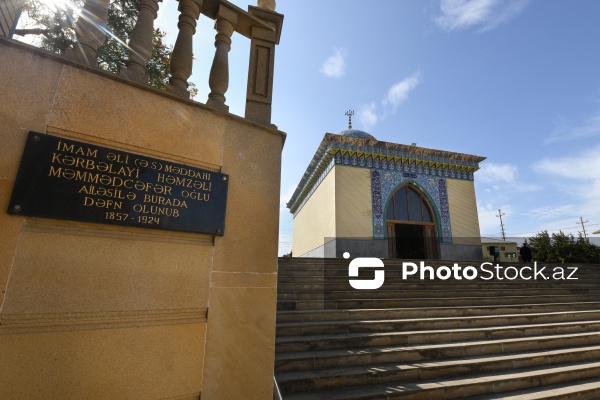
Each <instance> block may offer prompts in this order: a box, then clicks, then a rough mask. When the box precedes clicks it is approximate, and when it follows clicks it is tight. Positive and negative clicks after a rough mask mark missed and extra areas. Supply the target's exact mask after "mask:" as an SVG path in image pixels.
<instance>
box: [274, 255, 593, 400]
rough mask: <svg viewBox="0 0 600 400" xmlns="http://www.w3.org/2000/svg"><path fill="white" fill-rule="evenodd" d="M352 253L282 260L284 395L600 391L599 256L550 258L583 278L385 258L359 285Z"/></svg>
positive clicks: (507, 395)
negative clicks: (409, 271)
mask: <svg viewBox="0 0 600 400" xmlns="http://www.w3.org/2000/svg"><path fill="white" fill-rule="evenodd" d="M348 263H349V260H343V259H325V260H323V259H283V258H282V259H280V260H279V277H278V313H277V342H276V356H275V375H276V378H277V382H278V384H279V387H280V388H281V391H282V394H283V399H284V400H300V399H302V400H305V399H313V400H316V399H322V400H338V399H339V400H341V399H344V400H358V399H361V400H366V399H368V400H375V399H377V400H380V399H382V400H383V399H385V400H388V399H471V398H472V399H496V398H502V399H597V398H600V285H599V284H598V282H600V265H589V264H581V265H575V264H569V265H565V264H556V265H548V264H543V265H540V266H539V267H540V268H541V267H542V266H546V270H545V271H544V272H545V274H546V275H547V276H549V277H550V276H551V273H552V271H553V268H555V267H563V268H565V267H567V266H568V267H578V270H577V272H576V273H575V274H574V275H573V277H577V278H578V280H564V281H554V280H550V279H549V280H545V281H544V280H539V279H538V280H533V279H532V280H522V279H515V280H507V279H504V280H499V279H493V280H487V281H486V280H483V279H481V276H482V275H480V278H477V279H474V280H465V279H463V280H456V279H448V280H446V281H442V280H433V281H421V280H419V279H418V277H417V276H413V277H410V278H409V279H406V280H403V279H402V277H401V267H402V261H401V260H384V263H385V278H386V279H385V284H384V285H383V286H382V287H381V288H380V289H377V290H356V289H354V288H352V287H351V286H350V285H349V283H348ZM452 264H453V262H449V261H447V262H443V261H430V262H427V265H429V266H432V267H434V268H436V267H439V266H440V265H449V266H452ZM480 264H481V263H480V262H459V265H461V266H466V265H472V266H475V267H476V268H477V269H479V268H480ZM513 265H514V266H516V267H518V268H520V266H523V265H524V264H513ZM565 271H566V272H565V275H564V276H565V277H567V276H568V275H569V274H570V273H571V271H570V270H567V269H566V268H565ZM480 273H481V272H480ZM360 275H361V277H362V276H363V275H364V276H366V277H369V271H368V270H363V269H361V272H360ZM513 275H514V271H513V270H511V271H510V273H509V276H511V277H512V276H513ZM370 276H371V277H373V272H372V271H371V272H370ZM484 276H487V274H484Z"/></svg>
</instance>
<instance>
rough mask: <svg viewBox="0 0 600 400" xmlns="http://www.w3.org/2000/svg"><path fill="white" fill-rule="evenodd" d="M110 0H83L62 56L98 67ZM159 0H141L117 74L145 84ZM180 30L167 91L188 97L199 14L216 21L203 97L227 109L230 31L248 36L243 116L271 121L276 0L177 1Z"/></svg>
mask: <svg viewBox="0 0 600 400" xmlns="http://www.w3.org/2000/svg"><path fill="white" fill-rule="evenodd" d="M109 1H110V0H86V1H85V2H84V5H83V8H82V10H81V17H80V18H78V20H77V23H76V24H75V33H76V37H77V42H76V44H75V46H74V48H73V49H70V51H69V52H67V54H66V56H67V57H69V58H71V59H73V60H75V61H78V62H81V63H85V64H87V65H93V66H97V58H98V48H99V47H100V46H101V45H102V43H104V39H105V36H106V23H107V15H108V5H109ZM161 1H162V0H140V9H139V11H140V12H139V16H138V19H137V21H136V24H135V27H134V30H133V32H132V34H131V38H130V41H129V43H128V53H129V60H128V62H127V67H126V68H123V69H122V70H121V75H122V76H124V77H126V78H127V79H129V80H132V81H136V82H145V83H148V77H147V75H146V73H147V64H148V62H149V61H150V57H151V54H152V35H153V32H154V20H155V19H156V17H157V12H158V8H159V5H158V3H159V2H161ZM178 1H179V12H180V16H179V22H178V24H177V27H178V28H179V33H178V35H177V40H176V42H175V46H174V47H173V52H172V54H171V63H170V68H171V79H170V81H169V85H168V87H167V91H168V92H170V93H172V94H174V95H177V96H180V97H184V98H189V97H190V93H189V91H188V85H189V84H188V79H189V77H190V76H191V74H192V65H193V53H192V48H193V46H192V45H193V36H194V34H195V33H196V24H197V20H198V18H199V17H200V15H201V14H203V15H205V16H206V17H208V18H210V19H212V20H214V21H215V29H216V31H217V34H216V36H215V55H214V58H213V62H212V67H211V69H210V75H209V78H208V82H209V87H210V90H211V91H210V94H209V95H208V100H207V102H206V105H207V106H210V107H211V108H213V109H216V110H219V111H223V112H228V111H229V106H227V105H226V103H225V100H226V98H225V93H226V92H227V89H228V86H229V60H228V58H229V56H228V53H229V50H230V49H231V45H232V41H231V36H232V34H233V32H238V33H239V34H240V35H242V36H244V37H247V38H249V39H250V41H251V44H250V54H249V59H250V62H249V70H248V84H247V91H246V110H245V118H247V119H249V120H252V121H254V122H257V123H259V124H262V125H266V126H269V125H270V124H271V103H272V93H273V69H274V60H275V58H274V54H275V46H276V45H277V44H279V39H280V35H281V27H282V23H283V15H281V14H278V13H277V12H275V0H258V7H255V6H248V11H245V10H243V9H241V8H240V7H238V6H236V5H234V4H232V3H231V2H229V1H227V0H178Z"/></svg>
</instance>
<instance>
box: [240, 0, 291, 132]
mask: <svg viewBox="0 0 600 400" xmlns="http://www.w3.org/2000/svg"><path fill="white" fill-rule="evenodd" d="M258 5H259V7H249V9H248V11H249V13H250V14H251V15H252V16H254V17H256V18H258V19H260V20H262V21H264V22H267V23H269V24H270V25H271V26H272V27H273V28H274V29H272V30H269V29H264V28H261V27H257V26H255V27H253V28H252V36H251V41H250V65H249V68H248V87H247V90H246V113H245V117H246V119H249V120H251V121H254V122H256V123H259V124H261V125H270V124H271V104H272V101H273V74H274V66H275V45H276V44H278V43H279V38H280V36H281V27H282V25H283V15H281V14H278V13H276V12H274V11H273V10H274V9H275V1H274V0H259V2H258Z"/></svg>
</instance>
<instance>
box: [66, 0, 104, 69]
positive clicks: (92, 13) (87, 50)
mask: <svg viewBox="0 0 600 400" xmlns="http://www.w3.org/2000/svg"><path fill="white" fill-rule="evenodd" d="M108 4H109V0H87V1H86V2H85V4H84V5H83V8H82V9H81V14H80V15H79V18H78V19H77V23H76V24H75V34H76V35H77V42H76V43H75V47H74V48H73V49H70V50H69V51H67V53H66V56H67V57H68V58H70V59H73V60H76V61H79V62H82V63H85V64H87V65H90V66H97V65H98V47H100V46H102V44H104V38H105V37H106V34H105V29H106V21H107V19H108Z"/></svg>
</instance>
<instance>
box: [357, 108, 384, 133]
mask: <svg viewBox="0 0 600 400" xmlns="http://www.w3.org/2000/svg"><path fill="white" fill-rule="evenodd" d="M357 117H358V122H359V124H360V125H361V127H362V128H363V129H365V130H369V129H371V128H373V127H374V126H375V125H376V124H377V121H378V120H379V117H378V116H377V105H376V104H375V103H374V102H371V103H369V104H364V105H363V106H362V107H361V108H360V110H359V111H358V115H357Z"/></svg>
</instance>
